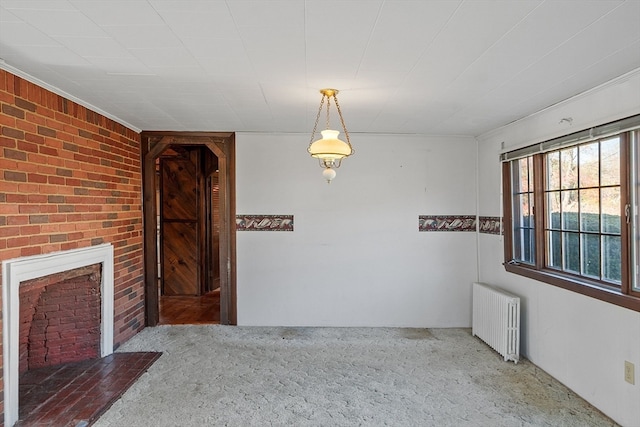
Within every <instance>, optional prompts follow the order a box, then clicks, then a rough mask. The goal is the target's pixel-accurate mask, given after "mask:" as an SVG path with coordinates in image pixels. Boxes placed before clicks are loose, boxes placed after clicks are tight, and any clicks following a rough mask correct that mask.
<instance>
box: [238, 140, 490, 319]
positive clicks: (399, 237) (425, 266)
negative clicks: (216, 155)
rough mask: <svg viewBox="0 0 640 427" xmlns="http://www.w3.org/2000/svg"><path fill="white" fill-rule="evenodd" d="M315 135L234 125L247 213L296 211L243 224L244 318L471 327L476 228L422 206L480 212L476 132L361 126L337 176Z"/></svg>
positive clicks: (241, 208)
mask: <svg viewBox="0 0 640 427" xmlns="http://www.w3.org/2000/svg"><path fill="white" fill-rule="evenodd" d="M308 138H309V135H306V134H255V133H237V134H236V150H237V156H236V179H237V190H236V198H237V199H236V200H237V213H238V214H293V215H294V216H295V219H294V224H295V231H294V232H265V231H239V232H238V234H237V266H238V281H237V289H238V324H240V325H271V326H276V325H279V326H407V327H469V326H470V324H471V320H470V317H471V283H472V282H473V281H475V280H476V278H477V262H476V260H477V256H476V239H477V236H476V234H475V233H473V232H418V215H429V214H433V215H435V214H441V215H444V214H452V215H475V213H476V208H477V206H476V185H475V183H476V176H477V174H476V160H477V159H476V142H475V140H474V139H472V138H452V137H444V138H439V137H418V136H406V135H359V134H354V135H352V136H351V140H352V144H353V146H354V148H355V150H356V152H355V154H354V155H353V156H352V157H350V158H348V159H346V160H344V161H343V165H342V167H341V168H340V169H338V170H337V172H338V175H337V177H336V178H335V180H334V181H333V182H332V183H331V184H330V185H328V184H327V183H326V182H325V181H324V180H323V179H322V176H321V172H322V169H321V168H320V167H319V166H318V164H317V161H316V160H314V159H312V158H311V157H310V156H309V155H308V153H307V151H306V149H307V145H308Z"/></svg>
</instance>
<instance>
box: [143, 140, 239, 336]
mask: <svg viewBox="0 0 640 427" xmlns="http://www.w3.org/2000/svg"><path fill="white" fill-rule="evenodd" d="M140 139H141V145H142V150H141V151H142V196H143V204H142V209H143V221H144V228H143V229H144V236H143V241H144V280H145V322H146V326H156V325H157V324H158V322H159V321H160V312H159V299H160V297H159V295H158V247H157V245H158V239H157V228H158V221H157V205H156V180H157V179H158V178H157V177H156V159H157V158H158V156H160V155H161V154H162V153H163V152H164V151H165V150H166V149H167V148H169V147H170V146H172V145H189V146H205V147H207V148H208V149H209V150H211V152H213V154H215V155H216V157H217V158H218V171H219V184H218V185H219V190H218V191H219V194H220V205H221V206H220V324H222V325H235V324H237V301H236V297H237V293H236V221H235V218H236V182H235V176H236V174H235V133H234V132H168V131H143V132H141V133H140Z"/></svg>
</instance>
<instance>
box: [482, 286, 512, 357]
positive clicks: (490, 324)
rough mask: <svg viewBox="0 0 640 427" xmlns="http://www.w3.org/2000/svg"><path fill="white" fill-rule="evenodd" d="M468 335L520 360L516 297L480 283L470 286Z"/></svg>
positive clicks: (507, 355) (504, 354) (505, 355)
mask: <svg viewBox="0 0 640 427" xmlns="http://www.w3.org/2000/svg"><path fill="white" fill-rule="evenodd" d="M471 333H472V334H473V336H477V337H478V338H480V339H481V340H483V341H484V342H486V343H487V344H488V345H489V346H490V347H491V348H493V349H494V350H496V351H497V352H498V353H500V354H501V355H502V356H503V357H504V360H505V361H507V360H513V361H514V362H515V363H518V360H519V359H520V298H518V297H517V296H515V295H512V294H510V293H508V292H506V291H503V290H502V289H499V288H495V287H493V286H490V285H487V284H484V283H474V284H473V320H472V325H471Z"/></svg>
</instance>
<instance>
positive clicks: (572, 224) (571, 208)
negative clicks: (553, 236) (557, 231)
mask: <svg viewBox="0 0 640 427" xmlns="http://www.w3.org/2000/svg"><path fill="white" fill-rule="evenodd" d="M560 197H561V199H562V229H563V230H572V231H578V191H577V190H569V191H562V192H561V196H560Z"/></svg>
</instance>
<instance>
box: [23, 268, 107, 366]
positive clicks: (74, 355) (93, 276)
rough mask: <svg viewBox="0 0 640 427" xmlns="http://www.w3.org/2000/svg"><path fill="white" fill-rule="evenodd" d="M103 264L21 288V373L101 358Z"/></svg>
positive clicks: (52, 275) (37, 279) (36, 280)
mask: <svg viewBox="0 0 640 427" xmlns="http://www.w3.org/2000/svg"><path fill="white" fill-rule="evenodd" d="M101 274H102V264H100V263H97V264H92V265H89V266H83V267H79V268H75V269H72V270H69V271H63V272H60V273H55V274H50V275H47V276H44V277H39V278H36V279H31V280H27V281H23V282H21V283H20V291H19V298H20V332H19V335H20V341H19V345H20V348H19V355H20V356H19V373H24V372H26V371H28V370H31V369H37V368H43V367H47V366H55V365H61V364H66V363H73V362H80V361H83V360H88V359H95V358H99V357H100V322H101V315H100V311H101V295H100V292H101V291H100V284H101V280H102V279H101Z"/></svg>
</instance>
